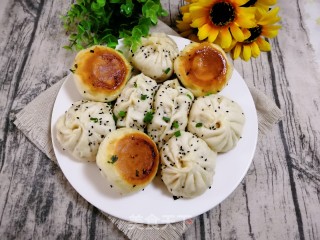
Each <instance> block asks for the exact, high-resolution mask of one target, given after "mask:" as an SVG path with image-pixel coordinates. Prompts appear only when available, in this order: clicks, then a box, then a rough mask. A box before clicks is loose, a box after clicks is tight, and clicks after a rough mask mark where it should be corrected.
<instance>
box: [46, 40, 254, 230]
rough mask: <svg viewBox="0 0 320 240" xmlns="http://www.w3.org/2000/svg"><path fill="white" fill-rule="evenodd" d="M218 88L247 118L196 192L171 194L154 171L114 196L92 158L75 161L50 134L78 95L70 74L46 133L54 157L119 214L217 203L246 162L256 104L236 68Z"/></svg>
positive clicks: (92, 196)
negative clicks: (208, 182) (134, 189)
mask: <svg viewBox="0 0 320 240" xmlns="http://www.w3.org/2000/svg"><path fill="white" fill-rule="evenodd" d="M171 37H172V39H173V40H174V41H175V42H176V43H177V44H178V47H179V49H180V50H182V49H183V48H184V47H185V46H186V45H187V44H188V43H189V40H187V39H184V38H180V37H174V36H171ZM220 94H221V95H224V96H227V97H229V98H231V99H233V100H234V101H236V102H237V103H239V104H240V106H241V107H242V108H243V111H244V114H245V116H246V123H245V126H244V130H243V135H242V139H240V141H239V143H238V145H237V146H236V148H235V149H233V150H231V151H229V152H228V153H225V154H219V155H218V158H217V164H216V174H215V176H214V180H213V185H212V187H211V189H208V190H207V191H206V192H205V193H204V194H203V195H201V196H199V197H196V198H194V199H178V200H174V199H173V197H172V195H171V194H170V193H169V192H168V191H167V189H166V187H165V186H164V184H163V183H162V182H161V180H160V177H156V178H155V180H154V181H153V182H152V183H151V184H150V185H149V186H148V187H146V188H145V190H144V191H141V192H138V193H136V194H133V195H130V196H119V195H118V194H117V193H116V192H114V190H113V189H111V188H110V187H109V184H108V183H106V180H105V179H104V178H103V177H102V176H101V175H100V173H99V170H98V167H97V166H96V165H95V163H86V162H85V163H83V162H78V161H76V160H75V159H74V158H73V157H72V156H70V155H68V154H67V153H66V151H63V150H62V149H61V147H60V146H59V143H58V142H57V140H56V137H55V136H56V132H55V127H54V126H55V123H56V121H57V119H58V118H59V117H60V116H61V115H62V114H64V112H65V111H66V110H67V109H68V108H69V107H70V106H71V104H72V103H73V102H75V101H77V100H80V99H81V96H80V95H79V93H78V92H77V89H76V87H75V85H74V82H73V79H72V76H71V75H70V76H69V77H68V78H67V79H66V81H65V82H64V84H63V85H62V87H61V89H60V91H59V93H58V95H57V99H56V102H55V104H54V108H53V112H52V119H51V133H52V141H53V147H54V151H55V154H56V157H57V160H58V163H59V165H60V167H61V169H62V171H63V173H64V175H65V176H66V178H67V179H68V181H69V182H70V184H71V185H72V186H73V187H74V189H75V190H76V191H77V192H78V193H79V194H80V195H81V196H82V197H84V198H85V199H86V200H87V201H88V202H90V203H91V204H92V205H94V206H95V207H97V208H99V209H100V210H101V211H103V212H105V213H108V214H110V215H112V216H115V217H118V218H120V219H124V220H128V221H131V222H136V223H146V224H165V223H173V222H177V221H183V220H186V219H188V218H191V217H195V216H197V215H200V214H202V213H204V212H206V211H208V210H210V209H212V208H213V207H215V206H216V205H218V204H219V203H221V202H222V201H223V200H224V199H225V198H227V197H228V196H229V195H230V194H231V193H232V192H233V191H234V189H235V188H236V187H237V186H238V185H239V183H240V182H241V180H242V179H243V177H244V176H245V174H246V173H247V170H248V168H249V166H250V164H251V161H252V158H253V155H254V151H255V148H256V143H257V136H258V121H257V114H256V109H255V105H254V102H253V99H252V96H251V94H250V92H249V89H248V87H247V85H246V84H245V82H244V80H243V79H242V78H241V76H240V75H239V73H238V72H237V71H236V70H234V71H233V75H232V78H231V79H230V82H229V84H228V86H227V87H226V88H225V89H223V91H221V93H220Z"/></svg>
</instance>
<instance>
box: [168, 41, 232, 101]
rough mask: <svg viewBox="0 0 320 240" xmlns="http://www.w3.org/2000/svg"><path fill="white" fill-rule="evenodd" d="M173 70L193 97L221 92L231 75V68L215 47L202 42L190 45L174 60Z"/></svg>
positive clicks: (222, 53)
mask: <svg viewBox="0 0 320 240" xmlns="http://www.w3.org/2000/svg"><path fill="white" fill-rule="evenodd" d="M174 70H175V72H176V74H177V76H178V78H179V79H180V81H181V82H182V84H183V85H184V86H185V87H186V88H188V89H189V90H190V91H191V92H192V93H193V94H194V95H195V96H197V97H198V96H204V95H207V94H209V93H217V92H219V91H221V90H222V89H223V88H224V87H225V85H226V84H227V82H228V80H229V79H230V77H231V74H232V66H231V64H230V63H229V60H228V58H227V56H226V54H225V53H224V51H223V50H222V49H221V48H220V47H219V46H217V45H215V44H212V43H208V42H203V43H191V44H189V45H188V46H187V47H185V49H183V51H182V52H181V54H180V56H179V57H178V58H177V59H176V60H175V63H174Z"/></svg>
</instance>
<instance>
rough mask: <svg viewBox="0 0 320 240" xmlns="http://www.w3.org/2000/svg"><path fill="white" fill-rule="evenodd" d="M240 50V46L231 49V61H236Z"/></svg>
mask: <svg viewBox="0 0 320 240" xmlns="http://www.w3.org/2000/svg"><path fill="white" fill-rule="evenodd" d="M241 48H242V45H241V44H236V46H235V47H234V49H233V54H232V58H233V59H237V58H238V57H239V56H240V53H241Z"/></svg>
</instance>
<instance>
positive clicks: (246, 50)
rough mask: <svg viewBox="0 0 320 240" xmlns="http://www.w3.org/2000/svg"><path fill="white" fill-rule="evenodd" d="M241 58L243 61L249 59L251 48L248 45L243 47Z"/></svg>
mask: <svg viewBox="0 0 320 240" xmlns="http://www.w3.org/2000/svg"><path fill="white" fill-rule="evenodd" d="M242 58H243V60H245V61H249V59H250V58H251V47H250V46H249V45H243V50H242Z"/></svg>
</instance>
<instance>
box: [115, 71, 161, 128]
mask: <svg viewBox="0 0 320 240" xmlns="http://www.w3.org/2000/svg"><path fill="white" fill-rule="evenodd" d="M156 89H157V82H156V81H155V80H153V79H151V78H149V77H147V76H145V75H144V74H143V73H141V74H139V75H137V76H134V77H132V78H131V79H130V80H129V82H128V84H127V85H126V86H125V88H124V89H123V91H122V93H121V94H120V96H119V97H118V98H117V101H116V103H115V105H114V108H113V112H114V115H115V116H116V117H117V118H118V120H117V127H130V128H134V129H137V130H140V131H143V130H144V128H145V127H146V123H145V122H144V116H145V115H146V113H147V112H150V111H152V104H153V96H154V93H155V91H156Z"/></svg>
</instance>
